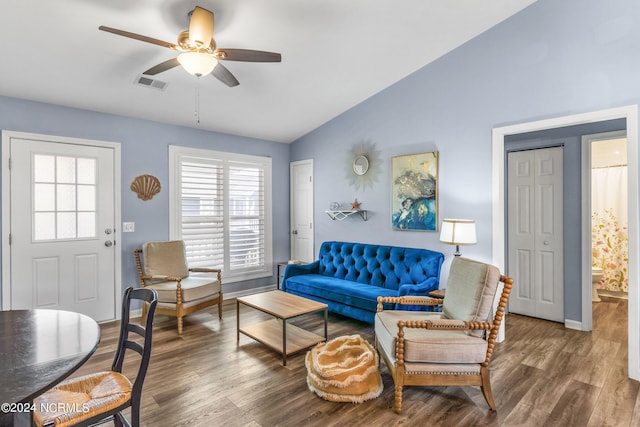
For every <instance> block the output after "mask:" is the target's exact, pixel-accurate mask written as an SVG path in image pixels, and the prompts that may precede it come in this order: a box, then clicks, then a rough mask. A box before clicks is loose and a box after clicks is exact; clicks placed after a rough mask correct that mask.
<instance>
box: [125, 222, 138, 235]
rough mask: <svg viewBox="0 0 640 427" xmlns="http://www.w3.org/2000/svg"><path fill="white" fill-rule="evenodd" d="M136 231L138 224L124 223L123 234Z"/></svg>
mask: <svg viewBox="0 0 640 427" xmlns="http://www.w3.org/2000/svg"><path fill="white" fill-rule="evenodd" d="M134 231H136V223H135V222H123V223H122V232H123V233H133V232H134Z"/></svg>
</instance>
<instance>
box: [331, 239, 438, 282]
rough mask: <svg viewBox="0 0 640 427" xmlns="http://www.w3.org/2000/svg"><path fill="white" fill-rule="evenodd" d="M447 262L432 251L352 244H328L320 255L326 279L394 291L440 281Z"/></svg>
mask: <svg viewBox="0 0 640 427" xmlns="http://www.w3.org/2000/svg"><path fill="white" fill-rule="evenodd" d="M443 260H444V256H443V255H442V254H441V253H439V252H434V251H430V250H428V249H414V248H403V247H397V246H382V245H371V244H364V243H348V242H324V243H322V246H321V247H320V252H319V255H318V261H319V273H320V274H322V275H324V276H330V277H336V278H338V279H345V280H349V281H352V282H358V283H364V284H369V285H372V286H378V287H382V288H387V289H394V290H398V288H399V287H400V285H403V284H411V283H422V282H424V281H425V280H427V279H429V278H431V277H435V278H439V277H440V268H441V266H442V262H443Z"/></svg>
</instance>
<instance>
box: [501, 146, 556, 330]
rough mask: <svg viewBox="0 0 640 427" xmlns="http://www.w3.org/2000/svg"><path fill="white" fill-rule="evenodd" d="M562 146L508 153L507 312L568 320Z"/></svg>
mask: <svg viewBox="0 0 640 427" xmlns="http://www.w3.org/2000/svg"><path fill="white" fill-rule="evenodd" d="M562 154H563V151H562V148H561V147H554V148H545V149H539V150H528V151H519V152H511V153H509V154H508V184H507V187H508V188H507V191H508V200H509V204H508V254H509V256H508V260H509V275H510V276H511V277H513V278H514V289H513V290H512V292H511V297H510V299H509V311H511V312H513V313H519V314H524V315H527V316H533V317H539V318H542V319H547V320H553V321H557V322H564V268H563V223H562V211H563V209H562V193H563V186H562V181H563V169H562Z"/></svg>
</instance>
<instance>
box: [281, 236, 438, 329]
mask: <svg viewBox="0 0 640 427" xmlns="http://www.w3.org/2000/svg"><path fill="white" fill-rule="evenodd" d="M443 261H444V255H443V254H442V253H440V252H434V251H430V250H428V249H413V248H402V247H397V246H380V245H370V244H364V243H347V242H324V243H322V246H320V253H319V255H318V260H317V261H314V262H312V263H311V264H289V265H287V267H286V268H285V271H284V277H283V279H282V289H283V290H284V291H286V292H289V293H292V294H296V295H300V296H302V297H305V298H309V299H313V300H316V301H320V302H323V303H325V304H327V305H328V306H329V311H332V312H335V313H339V314H342V315H344V316H348V317H351V318H354V319H358V320H362V321H364V322H368V323H373V321H374V317H375V314H376V304H377V298H378V296H403V295H426V294H427V293H428V292H430V291H432V290H434V289H438V283H439V280H440V269H441V267H442V263H443ZM385 308H387V309H390V308H393V307H392V306H388V307H385ZM405 309H406V308H405Z"/></svg>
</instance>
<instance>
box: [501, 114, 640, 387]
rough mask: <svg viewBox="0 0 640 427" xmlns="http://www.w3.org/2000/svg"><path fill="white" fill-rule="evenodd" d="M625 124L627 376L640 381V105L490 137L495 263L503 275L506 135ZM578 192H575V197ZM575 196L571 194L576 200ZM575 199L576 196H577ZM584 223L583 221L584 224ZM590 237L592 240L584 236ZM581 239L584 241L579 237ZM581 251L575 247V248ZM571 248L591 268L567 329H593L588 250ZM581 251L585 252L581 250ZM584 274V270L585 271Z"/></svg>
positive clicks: (527, 126) (520, 126)
mask: <svg viewBox="0 0 640 427" xmlns="http://www.w3.org/2000/svg"><path fill="white" fill-rule="evenodd" d="M619 119H622V120H625V123H626V131H627V143H628V147H627V152H628V188H627V193H628V203H629V208H628V216H629V293H628V297H629V315H628V356H629V361H628V375H629V377H630V378H632V379H635V380H639V379H640V304H639V303H640V297H639V292H638V291H639V289H638V282H639V276H638V271H639V261H638V254H639V252H640V250H639V245H638V243H639V240H640V238H639V236H638V229H639V228H640V217H639V215H638V198H639V197H638V196H639V195H638V106H637V105H630V106H625V107H619V108H612V109H607V110H600V111H594V112H589V113H583V114H576V115H571V116H564V117H558V118H552V119H546V120H539V121H535V122H528V123H521V124H516V125H509V126H504V127H497V128H494V129H493V132H492V153H493V154H492V156H493V162H492V164H493V179H492V187H493V212H492V218H493V226H492V236H493V239H492V241H493V263H494V264H495V265H497V266H498V267H499V268H501V269H502V270H503V271H506V269H505V264H506V230H505V216H506V214H505V210H506V205H505V200H506V197H505V165H506V159H505V138H506V137H507V136H508V135H517V134H524V133H527V132H536V131H542V130H548V129H558V128H562V127H568V126H575V125H582V124H588V123H599V122H605V121H608V120H619ZM579 192H580V190H579V189H578V193H579ZM574 196H575V195H574ZM578 197H580V196H579V195H578ZM582 223H583V224H584V221H582ZM587 238H590V235H589V236H588V237H587ZM581 239H582V238H581ZM578 246H579V247H578ZM578 246H574V247H573V250H574V251H579V252H581V253H580V259H581V260H582V261H581V265H586V266H588V267H589V268H588V269H587V268H584V269H582V273H583V274H582V280H581V282H580V284H582V283H586V284H587V285H588V286H587V287H586V290H585V288H582V290H581V291H580V293H581V295H580V298H578V300H579V301H580V302H581V307H574V308H575V309H577V310H576V313H575V317H569V318H568V319H567V320H566V321H565V326H566V327H568V328H572V329H579V330H591V310H592V301H591V299H592V293H591V268H590V264H591V254H590V251H589V249H588V245H578ZM585 246H587V248H586V249H585ZM587 270H588V271H587Z"/></svg>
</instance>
